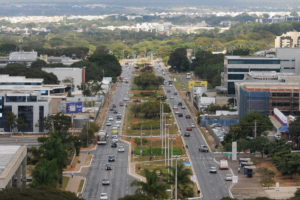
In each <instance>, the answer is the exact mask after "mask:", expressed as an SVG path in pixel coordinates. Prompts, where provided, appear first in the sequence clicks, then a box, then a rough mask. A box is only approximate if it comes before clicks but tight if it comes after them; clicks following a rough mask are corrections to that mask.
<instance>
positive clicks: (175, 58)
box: [168, 48, 190, 72]
mask: <svg viewBox="0 0 300 200" xmlns="http://www.w3.org/2000/svg"><path fill="white" fill-rule="evenodd" d="M168 64H169V65H171V69H172V70H174V71H177V72H186V71H189V70H190V62H189V60H188V58H187V52H186V49H185V48H178V49H175V51H174V52H172V53H171V54H170V58H169V61H168Z"/></svg>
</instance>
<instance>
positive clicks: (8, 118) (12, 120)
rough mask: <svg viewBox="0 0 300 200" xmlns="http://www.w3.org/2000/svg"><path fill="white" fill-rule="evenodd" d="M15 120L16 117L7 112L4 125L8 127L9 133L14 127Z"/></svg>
mask: <svg viewBox="0 0 300 200" xmlns="http://www.w3.org/2000/svg"><path fill="white" fill-rule="evenodd" d="M16 120H17V117H16V115H15V114H14V113H13V112H11V111H9V112H8V113H7V114H6V117H5V123H6V124H7V125H8V126H9V132H12V130H13V129H14V128H15V127H16V125H17V124H16Z"/></svg>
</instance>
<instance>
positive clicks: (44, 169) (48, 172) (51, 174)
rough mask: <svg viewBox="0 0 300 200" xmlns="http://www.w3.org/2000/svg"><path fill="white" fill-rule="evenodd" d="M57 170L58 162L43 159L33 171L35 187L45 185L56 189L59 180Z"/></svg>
mask: <svg viewBox="0 0 300 200" xmlns="http://www.w3.org/2000/svg"><path fill="white" fill-rule="evenodd" d="M57 170H58V168H57V162H56V160H55V159H53V160H47V159H44V158H43V159H41V160H40V161H39V162H38V164H37V165H36V167H35V168H34V170H33V171H32V178H33V180H32V184H33V186H35V187H36V186H42V185H44V186H51V187H56V182H57V179H58V174H57Z"/></svg>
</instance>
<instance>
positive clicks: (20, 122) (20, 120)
mask: <svg viewBox="0 0 300 200" xmlns="http://www.w3.org/2000/svg"><path fill="white" fill-rule="evenodd" d="M16 126H17V129H18V131H19V132H21V131H23V130H24V128H26V126H27V125H26V123H25V121H24V119H23V118H22V117H18V119H17V125H16Z"/></svg>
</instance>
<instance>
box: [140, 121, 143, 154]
mask: <svg viewBox="0 0 300 200" xmlns="http://www.w3.org/2000/svg"><path fill="white" fill-rule="evenodd" d="M142 126H143V125H141V137H140V140H141V147H140V154H141V156H142V155H143V141H142Z"/></svg>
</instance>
